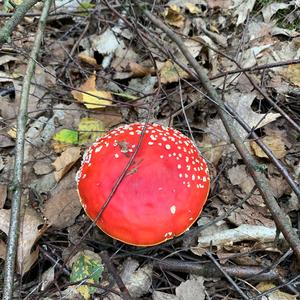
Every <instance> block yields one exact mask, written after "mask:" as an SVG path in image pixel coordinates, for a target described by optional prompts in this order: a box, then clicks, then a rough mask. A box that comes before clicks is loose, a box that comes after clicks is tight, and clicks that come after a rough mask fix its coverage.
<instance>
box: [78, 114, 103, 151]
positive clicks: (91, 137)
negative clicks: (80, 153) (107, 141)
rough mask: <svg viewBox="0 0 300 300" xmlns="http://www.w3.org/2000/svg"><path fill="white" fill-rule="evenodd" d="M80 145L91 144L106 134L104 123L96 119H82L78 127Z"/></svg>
mask: <svg viewBox="0 0 300 300" xmlns="http://www.w3.org/2000/svg"><path fill="white" fill-rule="evenodd" d="M78 131H79V144H80V145H84V144H89V143H93V142H95V141H96V139H97V138H99V137H101V136H103V135H104V134H105V128H104V125H103V122H102V121H101V120H98V119H94V118H82V119H81V120H80V122H79V125H78Z"/></svg>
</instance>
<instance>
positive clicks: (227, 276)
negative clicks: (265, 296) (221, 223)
mask: <svg viewBox="0 0 300 300" xmlns="http://www.w3.org/2000/svg"><path fill="white" fill-rule="evenodd" d="M205 254H206V255H207V256H208V257H209V258H210V259H211V261H212V262H213V263H214V264H215V266H216V267H217V268H218V270H219V271H220V272H221V273H222V274H223V275H224V277H225V278H226V279H227V280H228V281H229V282H230V283H231V284H232V286H233V287H234V288H235V290H236V291H237V292H238V293H239V294H240V295H241V297H242V298H243V299H246V300H248V299H249V298H248V296H247V295H246V294H245V293H244V292H243V291H242V290H241V288H240V287H239V286H238V285H237V284H236V283H235V282H234V280H233V279H232V278H231V277H230V276H229V274H228V273H227V272H226V271H225V270H224V268H222V266H221V265H220V264H219V263H218V261H217V260H216V259H215V258H214V257H213V256H212V254H211V253H210V252H208V251H206V252H205Z"/></svg>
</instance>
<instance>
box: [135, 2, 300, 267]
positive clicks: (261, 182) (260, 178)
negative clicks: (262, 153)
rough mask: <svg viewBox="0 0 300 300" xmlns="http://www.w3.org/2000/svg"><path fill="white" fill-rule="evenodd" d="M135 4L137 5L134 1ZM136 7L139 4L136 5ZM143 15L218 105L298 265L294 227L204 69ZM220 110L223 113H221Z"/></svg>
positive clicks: (298, 242)
mask: <svg viewBox="0 0 300 300" xmlns="http://www.w3.org/2000/svg"><path fill="white" fill-rule="evenodd" d="M136 3H137V1H136ZM137 4H138V3H137ZM141 9H142V11H143V13H144V14H145V15H146V16H147V17H148V18H149V19H150V20H151V22H152V23H153V24H154V25H155V26H157V27H158V28H160V29H161V30H163V31H164V32H165V33H166V34H167V35H168V37H169V38H170V39H171V40H173V41H174V42H175V43H176V45H177V46H178V48H179V49H180V50H181V52H182V53H183V55H184V56H185V58H186V59H187V61H188V62H189V64H190V65H191V66H192V67H193V69H194V70H195V71H196V73H197V75H198V78H199V79H200V82H201V83H202V85H203V87H204V88H205V89H206V91H207V93H208V95H209V97H210V98H212V99H213V100H214V102H216V103H217V109H218V112H219V115H220V118H221V120H222V122H223V124H224V126H225V128H226V131H227V133H228V135H229V137H230V139H231V140H232V142H233V143H234V145H235V147H236V149H237V151H238V152H239V154H240V155H241V157H242V158H243V160H244V162H245V164H246V165H247V167H248V169H249V172H250V174H251V176H252V177H253V180H254V182H255V183H256V185H257V188H258V189H259V190H260V192H261V195H262V197H263V199H264V201H265V203H266V205H267V206H268V208H269V210H270V212H271V213H272V216H273V218H274V221H275V223H276V225H277V226H278V228H279V230H280V231H281V232H282V233H283V235H284V237H285V238H286V240H287V241H288V242H289V244H290V245H291V247H292V249H293V250H294V253H295V255H296V257H297V259H298V261H300V240H299V237H298V235H297V234H296V232H295V231H294V229H293V227H292V226H291V224H290V221H289V218H288V217H287V215H286V214H284V213H283V211H282V210H281V208H280V206H279V205H278V203H277V201H276V199H275V197H274V195H273V192H272V191H271V190H270V187H269V184H268V182H267V180H266V178H265V176H264V175H263V174H262V173H260V172H259V168H258V164H257V162H256V161H255V159H254V158H253V157H252V155H251V154H250V153H249V151H248V149H247V148H246V146H245V145H244V143H243V141H242V139H241V137H240V136H239V134H238V132H237V130H236V128H235V127H234V124H233V122H232V118H231V117H230V116H229V115H228V114H227V113H225V112H224V110H223V109H226V108H225V107H224V103H223V102H222V101H221V99H220V97H219V95H218V93H217V91H216V90H215V89H214V88H213V86H212V84H211V82H210V80H209V78H208V77H207V75H206V72H205V69H204V68H203V67H202V66H201V65H199V63H198V62H197V61H196V59H195V58H194V57H193V56H192V55H191V53H190V52H189V50H188V49H187V47H186V46H185V45H184V43H183V42H182V40H181V39H180V38H179V36H178V35H177V34H175V32H174V31H172V30H171V29H170V28H169V27H168V26H166V25H165V24H164V23H163V22H162V21H161V20H159V19H158V18H156V17H155V16H154V15H153V14H151V13H150V12H149V11H148V10H147V9H145V8H144V7H141ZM221 108H223V109H221Z"/></svg>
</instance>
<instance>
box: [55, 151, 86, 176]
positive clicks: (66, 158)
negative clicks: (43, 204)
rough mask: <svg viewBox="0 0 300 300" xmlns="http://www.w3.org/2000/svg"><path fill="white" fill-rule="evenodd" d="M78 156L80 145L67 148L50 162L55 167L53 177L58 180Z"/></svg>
mask: <svg viewBox="0 0 300 300" xmlns="http://www.w3.org/2000/svg"><path fill="white" fill-rule="evenodd" d="M79 158H80V147H70V148H67V149H66V150H65V151H64V152H63V153H62V154H61V156H59V157H58V158H57V159H56V160H55V162H54V163H53V164H52V165H53V166H54V167H55V170H56V171H55V172H54V177H55V179H56V181H59V180H60V179H61V178H62V177H63V176H64V175H65V174H66V173H67V172H68V171H69V170H70V169H71V168H72V166H73V165H74V164H75V163H76V162H77V160H78V159H79Z"/></svg>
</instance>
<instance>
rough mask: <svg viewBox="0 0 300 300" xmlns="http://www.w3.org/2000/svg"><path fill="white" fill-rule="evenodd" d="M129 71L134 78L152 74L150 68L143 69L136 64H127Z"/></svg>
mask: <svg viewBox="0 0 300 300" xmlns="http://www.w3.org/2000/svg"><path fill="white" fill-rule="evenodd" d="M129 68H130V71H131V72H132V74H133V76H134V77H144V76H146V75H149V74H151V73H152V71H153V70H152V68H149V67H144V66H142V65H140V64H137V63H135V62H130V63H129Z"/></svg>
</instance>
